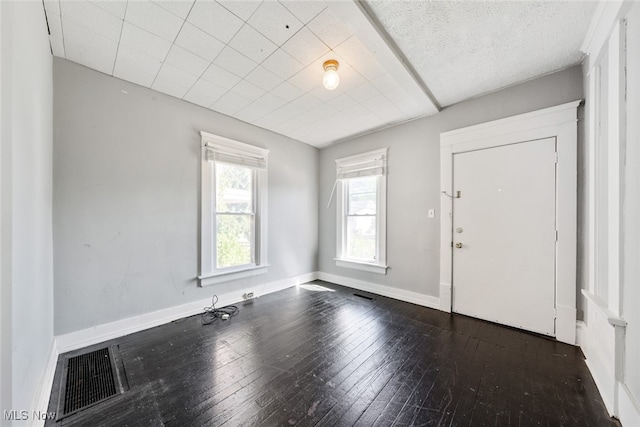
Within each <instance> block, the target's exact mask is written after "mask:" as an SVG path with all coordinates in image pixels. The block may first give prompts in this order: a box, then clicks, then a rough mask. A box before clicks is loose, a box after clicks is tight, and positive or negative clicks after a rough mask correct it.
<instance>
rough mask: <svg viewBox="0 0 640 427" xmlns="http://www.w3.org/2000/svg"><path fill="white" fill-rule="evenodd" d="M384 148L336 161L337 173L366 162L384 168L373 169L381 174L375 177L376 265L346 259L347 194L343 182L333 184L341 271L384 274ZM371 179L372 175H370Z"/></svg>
mask: <svg viewBox="0 0 640 427" xmlns="http://www.w3.org/2000/svg"><path fill="white" fill-rule="evenodd" d="M387 152H388V149H387V148H382V149H379V150H374V151H369V152H366V153H362V154H358V155H355V156H349V157H343V158H340V159H336V169H337V170H339V169H341V168H348V167H349V166H350V165H357V164H360V163H365V162H374V161H375V160H377V159H382V163H383V166H381V167H379V168H376V169H381V171H382V173H381V174H376V175H377V177H378V179H377V181H378V185H377V198H376V199H377V203H376V237H377V240H378V246H377V248H376V249H377V251H376V252H377V258H376V260H377V262H375V263H373V262H366V261H361V260H355V259H350V258H346V257H345V255H346V231H347V221H346V215H345V208H346V203H347V201H346V196H347V194H346V191H345V188H344V187H345V186H344V181H343V180H341V179H339V178H337V182H336V202H337V203H336V215H337V217H336V258H335V259H334V260H335V261H336V266H338V267H343V268H352V269H355V270H361V271H367V272H370V273H377V274H387V269H388V268H389V266H388V265H387V172H386V169H387V167H386V163H387ZM369 176H371V175H369Z"/></svg>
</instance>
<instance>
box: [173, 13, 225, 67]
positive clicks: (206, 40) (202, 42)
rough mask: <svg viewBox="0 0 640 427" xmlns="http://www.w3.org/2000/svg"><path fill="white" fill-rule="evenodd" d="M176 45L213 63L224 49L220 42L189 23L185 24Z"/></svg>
mask: <svg viewBox="0 0 640 427" xmlns="http://www.w3.org/2000/svg"><path fill="white" fill-rule="evenodd" d="M175 44H177V45H178V46H180V47H183V48H185V49H187V50H188V51H189V52H192V53H195V54H196V55H198V56H200V57H202V58H204V59H206V60H207V61H213V60H214V59H215V58H216V56H218V54H219V53H220V52H222V49H223V48H224V43H222V42H221V41H220V40H218V39H216V38H215V37H213V36H211V35H209V34H208V33H205V32H204V31H202V30H201V29H200V28H198V27H196V26H194V25H192V24H190V23H188V22H185V23H184V25H183V27H182V29H181V30H180V34H178V37H177V38H176V41H175Z"/></svg>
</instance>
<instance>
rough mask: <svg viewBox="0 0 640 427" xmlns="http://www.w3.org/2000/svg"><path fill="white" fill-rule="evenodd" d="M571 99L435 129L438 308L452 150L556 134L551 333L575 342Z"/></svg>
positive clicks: (447, 290) (444, 290)
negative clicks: (446, 129) (437, 147)
mask: <svg viewBox="0 0 640 427" xmlns="http://www.w3.org/2000/svg"><path fill="white" fill-rule="evenodd" d="M580 103H581V101H580V100H578V101H573V102H569V103H566V104H562V105H558V106H555V107H550V108H545V109H542V110H538V111H534V112H531V113H525V114H520V115H517V116H513V117H508V118H505V119H500V120H495V121H491V122H487V123H483V124H479V125H475V126H469V127H465V128H461V129H456V130H452V131H449V132H444V133H441V134H440V190H441V193H442V194H441V198H440V212H441V217H440V309H441V310H443V311H447V312H451V309H452V298H451V295H452V285H453V284H452V266H453V263H452V257H453V251H452V246H451V244H452V241H453V240H452V238H453V223H452V213H453V203H454V201H453V199H452V196H454V190H455V189H454V188H453V175H452V171H453V155H454V154H455V153H462V152H466V151H471V150H479V149H484V148H491V147H499V146H503V145H508V144H514V143H518V142H520V141H527V140H536V139H544V138H556V141H557V151H558V164H557V169H556V170H557V193H556V197H557V205H556V206H557V208H556V224H557V230H558V241H557V246H556V272H555V281H556V339H557V340H558V341H561V342H565V343H568V344H572V345H575V344H576V214H577V121H578V106H579V105H580Z"/></svg>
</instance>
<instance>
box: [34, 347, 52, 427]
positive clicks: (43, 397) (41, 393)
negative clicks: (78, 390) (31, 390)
mask: <svg viewBox="0 0 640 427" xmlns="http://www.w3.org/2000/svg"><path fill="white" fill-rule="evenodd" d="M57 363H58V347H57V345H56V339H55V337H54V338H53V340H52V341H51V347H50V348H49V355H48V356H47V365H46V366H45V367H44V373H43V375H42V379H41V381H40V383H39V384H38V390H37V391H36V394H35V396H34V402H33V405H31V407H32V408H33V413H36V412H38V413H39V414H40V415H42V416H41V417H36V416H32V417H30V425H31V426H33V427H41V426H44V422H45V419H46V417H45V416H44V414H46V412H47V409H48V407H49V398H50V396H51V388H52V387H53V377H54V375H55V373H56V365H57ZM31 415H33V414H31Z"/></svg>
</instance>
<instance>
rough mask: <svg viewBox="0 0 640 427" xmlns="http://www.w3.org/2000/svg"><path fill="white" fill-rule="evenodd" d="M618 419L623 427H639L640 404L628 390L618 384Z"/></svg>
mask: <svg viewBox="0 0 640 427" xmlns="http://www.w3.org/2000/svg"><path fill="white" fill-rule="evenodd" d="M618 397H619V399H620V401H619V403H618V405H619V411H620V414H619V417H618V418H619V419H620V423H621V424H622V425H623V426H625V427H626V426H629V427H631V426H640V402H638V401H637V400H636V399H635V398H634V396H633V395H632V394H631V392H630V391H629V389H628V388H627V387H626V386H625V385H624V384H620V383H618Z"/></svg>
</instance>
